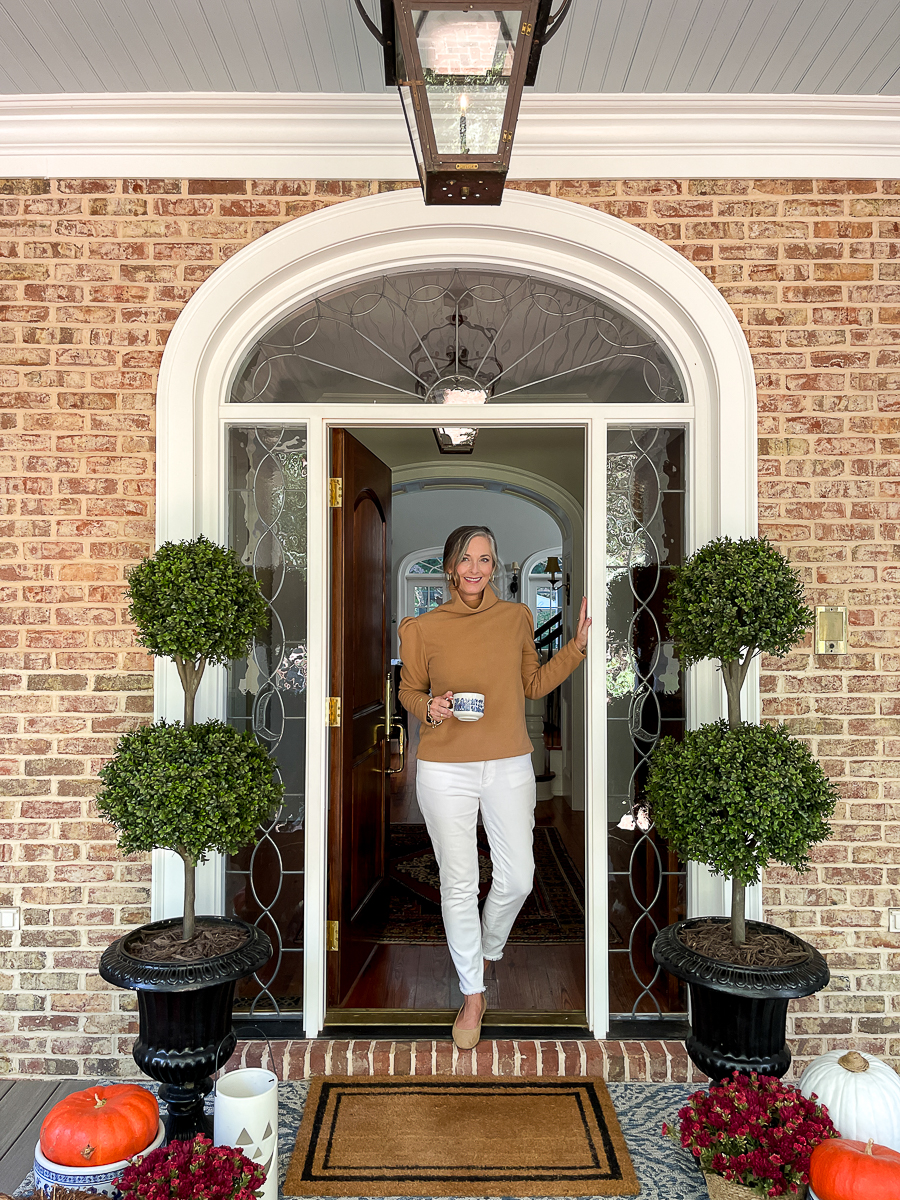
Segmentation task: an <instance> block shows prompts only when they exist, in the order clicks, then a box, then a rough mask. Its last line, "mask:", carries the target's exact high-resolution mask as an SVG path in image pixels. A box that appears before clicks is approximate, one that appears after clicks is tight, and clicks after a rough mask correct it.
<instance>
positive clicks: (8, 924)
mask: <svg viewBox="0 0 900 1200" xmlns="http://www.w3.org/2000/svg"><path fill="white" fill-rule="evenodd" d="M18 928H19V910H18V909H17V908H0V929H18Z"/></svg>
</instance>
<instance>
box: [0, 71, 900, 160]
mask: <svg viewBox="0 0 900 1200" xmlns="http://www.w3.org/2000/svg"><path fill="white" fill-rule="evenodd" d="M0 174H3V175H4V176H7V177H9V176H20V175H31V176H35V175H36V176H46V177H52V176H118V175H137V176H146V175H153V176H169V177H172V176H177V177H183V176H189V177H194V178H246V177H249V176H256V177H259V178H301V179H302V178H319V179H348V178H351V179H409V178H411V177H412V175H413V163H412V152H411V150H410V147H409V143H408V141H407V136H406V129H405V125H404V122H403V118H402V115H401V111H400V105H399V101H398V99H397V97H396V95H394V94H379V95H361V94H342V95H326V94H315V95H313V94H303V95H299V94H298V95H286V94H238V93H199V92H189V93H162V94H161V93H142V94H135V93H129V94H125V95H122V94H112V93H109V94H105V93H104V94H96V95H60V96H7V97H5V98H2V99H0ZM510 174H511V177H512V178H516V179H548V178H606V179H609V178H619V177H625V178H658V177H667V176H679V177H686V176H690V177H698V176H701V177H702V176H712V177H716V176H756V177H772V176H775V177H784V176H787V177H794V178H797V177H805V176H816V175H817V176H825V177H827V178H873V177H878V178H900V97H895V96H755V95H750V96H734V95H656V96H651V95H619V94H617V95H606V94H604V95H541V94H538V95H529V96H526V97H525V98H524V99H523V102H522V112H521V116H520V120H519V126H518V130H517V133H516V143H515V148H514V150H513V155H512V166H511V172H510Z"/></svg>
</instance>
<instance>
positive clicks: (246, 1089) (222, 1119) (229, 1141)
mask: <svg viewBox="0 0 900 1200" xmlns="http://www.w3.org/2000/svg"><path fill="white" fill-rule="evenodd" d="M213 1141H214V1142H215V1144H216V1145H217V1146H235V1147H236V1148H237V1149H238V1150H240V1151H242V1152H243V1153H244V1154H246V1156H247V1157H248V1158H249V1159H250V1160H251V1161H252V1162H255V1163H259V1165H260V1166H261V1167H262V1168H263V1170H264V1171H265V1173H266V1182H265V1183H264V1184H263V1187H262V1189H261V1190H260V1192H259V1196H260V1198H261V1200H278V1077H277V1076H276V1075H274V1074H273V1073H272V1072H271V1071H267V1070H265V1069H264V1068H262V1067H245V1068H242V1069H241V1070H240V1071H232V1072H231V1073H230V1074H228V1075H223V1076H221V1078H220V1079H219V1080H218V1082H217V1083H216V1098H215V1116H214V1123H213Z"/></svg>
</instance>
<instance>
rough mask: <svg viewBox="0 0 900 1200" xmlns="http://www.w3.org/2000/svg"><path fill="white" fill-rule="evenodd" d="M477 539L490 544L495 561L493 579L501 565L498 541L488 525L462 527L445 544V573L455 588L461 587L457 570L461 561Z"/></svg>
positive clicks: (455, 530) (454, 531)
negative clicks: (484, 539)
mask: <svg viewBox="0 0 900 1200" xmlns="http://www.w3.org/2000/svg"><path fill="white" fill-rule="evenodd" d="M477 537H483V538H487V540H488V542H489V544H490V547H491V558H492V559H493V568H492V577H493V571H496V569H497V567H498V566H499V565H500V552H499V550H498V549H497V539H496V538H495V537H494V535H493V533H492V531H491V530H490V529H488V527H487V526H486V525H460V526H459V528H458V529H454V530H453V532H452V533H451V534H450V536H449V537H448V538H447V540H446V542H444V571H445V573H446V575H447V578H448V579H449V580H450V582H451V583H452V584H453V586H454V587H459V575H458V574H457V571H456V568H457V567H458V566H459V562H460V559H461V558H462V557H463V555H464V554H465V552H466V551H467V550H468V548H469V543H470V542H471V541H472V539H473V538H477Z"/></svg>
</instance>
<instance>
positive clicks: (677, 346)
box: [153, 189, 758, 1036]
mask: <svg viewBox="0 0 900 1200" xmlns="http://www.w3.org/2000/svg"><path fill="white" fill-rule="evenodd" d="M442 265H448V266H449V265H453V266H459V267H465V266H469V267H473V268H477V267H481V268H496V269H500V270H507V271H508V270H514V271H515V270H518V271H521V270H522V268H523V265H524V266H525V267H526V269H527V270H528V271H529V272H531V273H533V274H535V275H539V276H544V277H546V278H549V279H554V280H558V281H560V282H564V283H566V284H568V285H570V286H572V287H574V288H576V289H580V290H582V291H585V292H587V293H589V294H594V295H597V296H600V297H603V298H604V299H606V300H608V301H609V303H610V304H612V305H613V306H614V307H616V308H618V309H619V310H621V311H623V312H625V313H627V314H629V315H630V316H632V317H633V319H634V320H635V321H637V322H638V323H639V324H641V325H642V326H643V327H644V328H646V329H648V330H649V331H650V332H651V333H652V334H653V335H654V336H655V337H656V338H658V339H659V340H660V341H661V342H662V343H663V344H664V345H665V346H666V347H667V350H668V352H669V354H670V356H671V358H672V360H673V362H674V363H675V364H676V365H677V367H678V369H679V371H680V374H681V376H682V379H683V381H684V384H685V394H686V398H687V403H685V404H684V405H678V406H675V405H671V406H670V405H665V406H663V405H650V404H647V405H631V406H621V407H620V408H616V409H612V408H609V407H603V408H602V409H601V406H596V405H590V404H581V405H578V404H571V403H565V404H558V405H557V404H554V405H553V406H552V413H551V412H550V411H549V406H543V407H541V408H539V407H538V406H535V405H527V404H521V405H520V404H516V405H512V404H510V405H506V404H503V405H499V404H498V405H488V406H487V408H486V409H485V410H484V412H483V416H482V414H479V423H480V424H483V425H485V426H487V425H492V424H497V425H503V424H507V425H510V424H516V423H519V424H528V423H535V422H536V421H537V420H543V421H544V423H549V421H548V418H549V420H550V421H552V423H553V424H557V425H564V424H568V425H571V426H578V425H579V424H580V425H582V426H584V424H585V422H586V421H588V422H589V420H590V418H591V416H594V417H598V416H600V415H601V413H602V415H603V416H609V417H614V418H616V419H620V420H621V421H622V423H623V424H628V423H641V422H644V423H648V424H655V423H658V422H660V421H670V422H672V423H675V424H677V423H679V422H680V421H684V422H685V423H690V424H692V425H693V435H692V456H693V462H692V464H691V472H690V476H691V479H692V481H693V482H692V497H691V506H690V518H689V533H688V537H689V545H690V546H691V547H695V546H698V545H700V544H702V543H703V542H704V541H706V540H708V539H709V538H711V537H714V536H717V535H719V534H730V535H732V536H737V537H739V536H747V535H751V534H754V533H755V531H756V526H757V522H756V471H755V465H756V454H755V429H756V393H755V385H754V376H753V367H752V361H751V358H750V354H749V350H748V347H747V343H746V340H745V338H744V336H743V333H742V331H741V329H740V326H739V325H738V322H737V320H736V319H735V317H734V314H733V313H732V312H731V310H730V309H729V307H728V305H727V304H726V303H725V301H724V300H723V299H722V297H721V295H720V294H719V292H718V291H717V290H716V289H715V288H714V287H713V286H712V284H711V283H710V282H709V281H708V280H707V279H706V278H705V276H703V275H702V274H701V272H700V271H698V270H697V269H696V268H695V267H694V266H693V265H692V264H690V263H689V262H688V261H687V260H686V259H684V258H683V257H682V256H681V255H679V254H678V253H677V252H675V251H673V250H672V249H671V248H670V247H668V246H666V245H665V244H664V243H663V242H660V241H657V240H656V239H655V238H653V237H651V236H650V235H649V234H646V233H644V232H643V231H642V230H640V229H637V228H635V227H634V226H631V225H627V224H626V223H625V222H623V221H620V220H618V219H616V218H615V217H612V216H609V215H607V214H605V213H601V212H597V211H595V210H594V209H592V208H590V207H588V206H586V205H579V204H575V203H571V202H568V201H563V200H557V199H553V198H550V197H545V196H538V195H533V194H530V193H526V192H518V191H509V192H507V193H506V194H505V196H504V200H503V203H502V205H500V206H498V207H496V208H479V209H458V208H452V207H426V206H425V205H424V204H423V203H422V199H421V196H420V195H419V193H418V192H417V191H415V190H413V189H409V190H405V191H402V192H396V193H391V194H386V195H379V196H374V197H367V198H364V199H361V200H354V201H348V202H345V203H340V204H336V205H332V206H330V207H328V208H326V209H323V210H321V211H319V212H317V213H314V214H312V215H311V216H307V217H303V218H302V219H297V220H295V221H291V222H288V223H287V224H285V225H283V226H281V227H280V228H279V229H277V230H274V231H273V232H271V233H268V234H266V236H265V237H262V238H260V239H259V240H257V241H256V242H253V243H252V244H251V245H249V246H247V247H245V249H243V250H242V251H240V252H239V253H238V254H236V255H235V256H234V257H233V258H231V259H230V260H229V261H228V262H227V263H225V264H223V265H222V266H221V267H219V268H218V270H216V271H215V273H214V274H213V275H212V276H211V277H210V278H209V279H208V280H207V281H206V282H205V283H204V284H203V285H202V286H201V287H200V288H199V289H198V290H197V292H196V294H195V295H194V296H193V297H192V299H191V300H190V301H189V302H188V304H187V305H186V306H185V309H184V311H183V312H182V314H181V316H180V317H179V319H178V321H177V322H176V323H175V326H174V328H173V330H172V333H171V335H170V338H169V341H168V344H167V346H166V350H165V353H164V355H163V361H162V365H161V369H160V376H159V385H158V396H157V400H158V431H159V447H160V456H159V464H158V496H159V503H158V509H157V537H158V540H159V541H164V540H167V539H178V538H185V537H193V536H196V535H197V534H198V533H200V532H204V533H206V534H208V535H209V536H211V537H215V538H218V539H221V538H223V537H224V534H225V524H224V511H225V506H224V499H223V495H222V472H223V465H222V444H223V443H222V437H221V426H222V424H223V422H224V421H227V420H240V421H242V422H244V423H246V422H252V421H257V422H269V423H281V422H290V423H293V422H299V421H304V420H305V421H308V423H309V430H310V444H309V455H310V495H309V508H308V513H309V529H310V540H311V546H312V544H313V542H314V541H315V539H317V538H318V539H319V550H320V551H321V547H322V545H323V544H324V543H323V540H322V539H323V538H324V531H325V529H326V528H327V525H326V517H327V514H326V509H325V486H324V478H325V475H326V474H327V459H326V432H327V425H328V422H329V421H331V423H333V424H340V425H344V426H348V427H351V428H352V427H353V426H354V425H355V426H365V425H369V426H374V425H383V426H390V425H416V424H422V425H428V426H430V425H431V424H433V422H434V411H433V410H432V409H430V406H428V409H426V406H424V405H422V406H419V405H415V404H407V405H387V404H386V405H382V404H377V405H374V404H371V403H370V404H365V405H364V404H358V405H357V404H349V405H348V404H344V405H341V406H340V409H339V411H338V409H337V408H335V409H333V410H332V409H329V408H325V407H324V406H308V407H306V408H304V407H303V406H302V405H299V404H298V405H294V404H290V405H262V404H260V405H245V406H240V407H239V406H236V405H226V403H225V402H226V400H227V397H228V393H229V388H230V385H231V381H232V379H233V378H234V375H235V373H236V371H237V369H238V367H239V365H240V363H241V361H242V359H243V358H244V356H245V354H246V353H247V351H248V350H249V348H250V347H251V346H252V345H253V343H254V342H255V341H256V340H257V339H258V338H259V336H260V335H261V334H262V333H263V332H264V331H265V330H266V329H267V328H269V327H270V326H271V325H272V324H274V323H275V322H276V321H277V320H278V319H279V318H280V317H282V316H284V315H285V314H286V313H288V312H289V311H290V310H291V309H293V308H295V307H297V306H299V305H300V304H302V303H303V302H304V301H306V300H308V299H310V298H312V297H313V296H315V295H317V294H319V293H321V292H323V291H326V290H330V289H333V288H334V287H336V286H339V285H341V284H343V283H349V282H351V281H353V280H358V279H361V278H366V277H371V276H374V275H378V274H381V273H386V272H400V271H404V270H409V269H415V268H425V267H436V266H442ZM323 417H324V421H323ZM470 423H471V410H470V409H466V408H465V406H452V405H445V406H443V408H442V410H441V424H442V425H448V424H463V425H465V424H470ZM586 508H587V510H588V511H590V513H591V516H592V519H593V521H594V523H595V524H599V523H601V522H602V521H603V519H604V509H605V491H604V489H603V487H602V486H592V481H591V478H590V477H589V479H588V494H587V500H586ZM600 544H601V543H600V542H598V543H597V546H600ZM599 558H600V555H599V553H594V552H591V551H590V548H589V561H590V572H591V574H590V578H589V579H588V581H587V583H588V588H589V591H590V592H591V594H593V595H599V594H602V589H603V565H604V564H603V563H601V562H600V561H599ZM311 561H312V560H311ZM327 601H328V597H327V582H326V572H324V571H322V572H321V577H318V576H317V577H311V579H310V593H309V613H310V625H309V644H310V647H311V648H312V647H314V646H316V645H319V646H321V647H322V648H323V649H322V652H321V656H320V658H319V659H317V658H315V656H314V655H313V654H312V653H311V656H310V665H309V676H308V689H309V693H308V694H309V699H310V706H311V707H310V712H311V713H312V712H314V711H316V708H315V706H316V704H317V703H318V702H319V701H320V700H321V702H322V706H323V710H324V697H325V691H326V687H325V679H326V675H325V659H324V653H325V652H324V647H325V645H326V634H327ZM595 654H596V648H594V649H593V650H592V655H591V658H590V659H589V663H590V662H591V661H593V656H594V655H595ZM601 661H602V659H598V660H597V665H598V667H599V666H600V663H601ZM600 674H601V672H599V671H597V670H596V669H595V670H594V671H593V675H596V676H597V678H600ZM692 676H693V678H692V680H691V687H690V696H689V703H690V712H691V720H692V722H695V723H696V722H698V721H702V720H707V719H711V718H714V717H716V716H718V715H720V714H721V712H722V707H723V706H722V695H721V688H720V686H719V684H718V681H717V680H716V678H715V676H714V674H713V672H712V671H711V670H707V671H703V670H700V671H695V672H693V673H692ZM592 686H596V687H597V688H599V684H597V685H592ZM748 690H749V691H750V693H751V698H750V702H749V704H748V713H747V715H748V717H749V718H750V719H754V716H755V715H756V712H757V711H758V696H756V695H755V689H753V688H752V687H751V688H750V689H748ZM597 695H598V697H599V691H598V693H597ZM221 697H222V687H221V677H219V678H217V676H216V674H215V673H214V672H209V673H208V678H207V679H206V680H205V685H204V686H203V687H202V688H201V695H199V696H198V715H199V716H200V717H201V718H202V717H203V716H204V715H210V714H212V713H216V712H219V711H221V702H222V701H221ZM594 707H595V708H597V709H598V710H599V705H598V704H595V705H594ZM156 711H157V713H158V714H159V715H165V716H169V717H174V716H177V715H178V713H179V712H180V688H179V685H178V682H177V676H175V673H174V670H171V671H170V670H169V669H167V666H166V664H165V663H162V664H158V665H157V674H156ZM597 720H598V721H599V717H598V718H597ZM309 727H310V733H309V741H308V745H307V764H308V770H309V772H310V777H311V778H312V777H315V780H316V785H317V786H318V785H319V784H320V783H321V782H322V781H323V780H324V767H325V747H326V735H325V728H324V721H323V725H322V728H321V729H320V730H319V729H316V728H315V726H314V722H313V721H310V722H309ZM594 737H595V738H596V741H597V743H598V745H599V744H602V735H601V734H600V733H599V726H598V727H597V731H596V732H595V735H594ZM591 761H592V760H591V749H590V742H589V748H588V764H589V772H590V771H594V772H595V774H594V776H593V778H594V779H595V780H599V778H600V776H599V774H597V773H596V772H597V766H596V763H595V764H594V766H591ZM597 761H599V759H598V760H597ZM596 836H597V839H598V840H597V841H596V844H595V845H594V846H593V848H592V853H593V852H594V851H596V853H597V854H599V853H601V852H602V850H603V847H604V846H605V841H604V840H603V837H602V836H601V833H600V832H599V831H598V832H597V835H596ZM325 845H326V841H325V816H324V809H323V810H322V811H318V810H315V809H314V808H313V807H312V806H311V807H310V808H309V810H308V825H307V854H308V862H309V856H310V855H316V854H319V853H321V855H322V856H323V858H322V861H323V862H324V847H325ZM317 870H318V868H317ZM319 873H320V874H321V872H319ZM221 874H222V873H221V867H220V864H217V863H211V864H210V865H209V867H208V869H207V870H206V871H205V872H204V873H203V878H202V881H201V882H200V884H199V887H198V900H199V901H200V903H201V904H202V905H205V907H206V908H207V911H217V910H218V908H219V906H220V905H221V904H222V901H223V884H222V878H221ZM315 878H316V872H312V873H311V874H310V875H308V879H310V881H311V882H312V881H313V880H315ZM177 886H178V883H177V872H174V873H173V871H172V864H171V859H169V858H167V856H166V855H164V854H157V855H155V856H154V882H153V909H154V914H155V915H161V913H162V911H163V909H164V904H165V897H166V895H167V894H169V893H170V892H171V891H172V890H173V889H175V890H177ZM689 889H690V891H691V893H692V896H693V899H692V908H693V909H694V910H695V911H699V910H706V911H716V910H721V907H722V905H723V903H724V896H723V890H722V888H721V886H720V885H719V884H717V883H714V882H713V883H710V881H708V880H705V879H704V875H703V873H702V872H697V871H692V874H691V881H690V884H689ZM597 891H598V889H595V893H596V892H597ZM324 898H325V892H324V878H322V879H319V880H317V881H316V882H315V885H314V886H313V887H312V888H311V890H310V891H309V892H308V893H307V901H306V913H307V926H306V949H307V954H306V962H307V964H308V966H307V977H306V992H305V996H306V999H305V1022H306V1029H307V1032H308V1033H315V1032H318V1030H319V1028H320V1027H321V1024H322V1019H323V1016H324V982H323V976H322V972H321V967H320V965H317V964H319V963H320V960H324V922H325V909H324ZM595 905H596V907H595ZM591 920H592V926H593V928H594V929H595V930H596V931H598V932H597V934H596V936H597V938H598V944H599V942H600V941H602V938H603V934H602V931H603V929H605V927H606V917H605V901H604V900H602V898H600V897H599V896H598V895H596V894H595V904H594V903H592V909H591ZM604 970H605V968H604ZM594 974H595V978H594V979H593V982H592V980H591V978H590V976H589V1007H591V1009H592V1012H593V1016H592V1017H591V1020H592V1021H593V1023H594V1027H595V1029H596V1032H598V1034H600V1035H601V1036H602V1033H603V1031H602V1030H601V1029H600V1028H599V1023H600V1021H601V1020H602V1013H603V1003H601V1002H600V1001H598V1000H596V997H597V996H598V995H599V994H600V991H601V990H602V989H603V987H605V983H603V982H602V980H601V977H600V974H597V972H596V971H595V973H594ZM603 978H604V979H605V976H603ZM591 989H593V995H594V997H595V999H594V1001H591V999H590V996H591Z"/></svg>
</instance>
